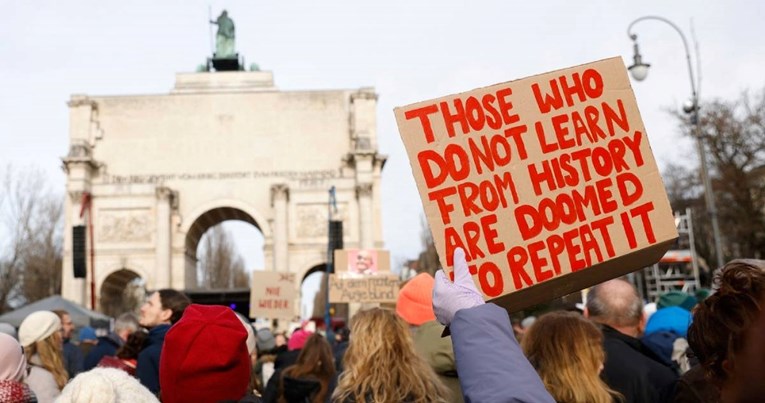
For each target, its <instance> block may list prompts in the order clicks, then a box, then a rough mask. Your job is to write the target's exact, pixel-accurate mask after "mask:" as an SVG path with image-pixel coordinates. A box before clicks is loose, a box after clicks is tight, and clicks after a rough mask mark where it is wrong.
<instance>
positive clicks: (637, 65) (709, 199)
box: [627, 15, 723, 267]
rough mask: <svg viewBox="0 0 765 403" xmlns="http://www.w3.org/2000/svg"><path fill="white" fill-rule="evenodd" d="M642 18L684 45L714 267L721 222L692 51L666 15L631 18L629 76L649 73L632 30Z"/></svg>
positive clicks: (687, 107)
mask: <svg viewBox="0 0 765 403" xmlns="http://www.w3.org/2000/svg"><path fill="white" fill-rule="evenodd" d="M645 20H654V21H661V22H663V23H665V24H667V25H669V26H671V27H672V28H673V29H674V30H675V31H677V33H678V34H679V35H680V39H682V40H683V47H684V48H685V59H686V62H687V63H688V75H689V77H690V80H691V100H690V103H689V104H686V105H684V106H683V111H684V112H685V113H687V114H689V115H690V117H691V124H692V125H693V136H694V137H695V138H696V148H697V149H698V153H699V162H700V165H701V181H702V183H703V185H704V199H705V201H706V206H707V213H708V214H709V219H710V220H711V221H712V236H713V238H714V243H715V255H716V257H717V267H722V266H723V255H722V245H721V239H720V225H719V224H718V222H717V208H716V207H715V198H714V195H713V194H712V184H711V181H710V179H709V172H708V170H707V153H706V148H705V147H704V141H703V139H702V138H701V126H700V122H699V97H698V93H697V92H696V80H695V78H694V74H693V65H692V64H691V52H690V50H689V48H688V41H687V40H686V39H685V35H684V34H683V31H681V30H680V28H679V27H678V26H677V25H675V24H674V23H673V22H672V21H670V20H668V19H666V18H663V17H657V16H652V15H649V16H645V17H640V18H638V19H636V20H635V21H632V22H631V23H630V25H629V27H627V35H628V36H629V37H630V39H632V42H633V49H634V52H635V54H634V56H633V64H632V65H631V66H630V67H629V68H628V69H629V71H630V74H631V75H632V78H634V79H635V80H637V81H643V80H645V78H646V77H647V76H648V69H649V67H651V65H650V64H647V63H644V62H643V56H642V55H641V54H640V49H639V47H638V42H637V34H634V33H632V27H633V26H634V25H635V24H637V23H638V22H641V21H645ZM697 57H698V55H697Z"/></svg>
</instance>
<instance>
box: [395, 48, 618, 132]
mask: <svg viewBox="0 0 765 403" xmlns="http://www.w3.org/2000/svg"><path fill="white" fill-rule="evenodd" d="M612 59H619V60H620V61H621V62H622V64H624V65H625V67H626V64H625V63H624V57H622V56H621V55H617V56H611V57H605V58H603V59H599V60H593V61H591V62H586V63H579V64H577V65H574V66H569V67H564V68H560V69H555V70H550V71H546V72H544V73H539V74H533V75H530V76H525V77H519V78H516V79H514V80H509V81H502V82H498V83H494V84H490V85H484V86H482V87H476V88H473V89H471V90H465V91H460V92H455V93H452V94H447V95H442V96H439V97H435V98H430V99H425V100H422V101H417V102H414V103H411V104H407V105H401V106H396V107H394V108H393V113H394V114H396V113H397V110H398V109H409V108H411V107H413V106H415V105H420V104H426V103H433V101H435V100H440V99H441V98H446V97H456V96H460V95H462V94H467V93H468V92H473V91H478V90H482V89H484V88H489V87H494V86H496V85H502V84H509V83H512V82H515V81H520V80H526V79H530V78H534V77H539V76H543V75H546V74H552V73H557V72H559V71H563V70H570V69H575V68H577V67H581V66H584V65H588V64H593V63H600V62H605V61H608V60H612ZM630 88H631V87H630ZM399 131H401V130H400V129H399Z"/></svg>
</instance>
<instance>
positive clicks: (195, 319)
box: [159, 304, 251, 403]
mask: <svg viewBox="0 0 765 403" xmlns="http://www.w3.org/2000/svg"><path fill="white" fill-rule="evenodd" d="M246 341H247V331H246V330H245V329H244V326H242V322H241V321H240V320H239V319H238V318H237V317H236V315H235V314H234V311H232V310H231V308H228V307H225V306H220V305H198V304H191V305H189V307H188V308H186V311H185V312H184V313H183V317H182V318H181V320H179V321H178V322H177V323H176V324H175V325H173V327H171V328H170V330H169V331H168V332H167V335H165V343H164V345H163V347H162V354H161V357H160V359H159V385H160V395H161V397H162V401H163V402H164V403H175V402H200V403H205V402H218V401H221V400H236V401H238V400H239V399H241V398H242V397H244V396H245V394H246V393H247V388H248V386H249V382H250V365H251V364H250V355H249V354H248V353H247V344H246Z"/></svg>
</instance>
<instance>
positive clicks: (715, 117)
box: [664, 89, 765, 261]
mask: <svg viewBox="0 0 765 403" xmlns="http://www.w3.org/2000/svg"><path fill="white" fill-rule="evenodd" d="M673 114H674V115H675V116H676V117H677V119H678V120H679V122H680V129H681V130H682V132H683V134H684V135H686V136H693V135H694V132H693V125H692V122H691V121H690V120H689V119H688V117H687V116H685V115H682V114H680V113H678V112H673ZM699 125H700V133H701V134H700V135H701V136H702V140H703V141H704V143H705V144H706V146H707V152H708V155H709V156H710V157H711V158H710V161H711V172H710V175H711V179H712V191H713V192H714V197H715V201H716V202H717V210H718V217H719V221H720V228H721V232H722V235H723V239H722V241H723V253H724V254H725V256H724V258H725V259H726V260H727V259H731V258H738V257H742V258H747V257H754V258H761V257H762V252H761V251H762V250H763V247H765V89H763V90H762V91H760V92H759V93H758V94H756V95H754V96H752V95H751V94H750V93H748V92H744V93H742V94H741V95H740V96H739V97H738V99H735V100H730V101H727V100H715V101H713V102H710V103H707V104H703V105H702V107H701V110H700V113H699ZM664 180H665V185H666V186H667V193H668V195H669V197H670V202H671V203H672V206H673V208H675V209H684V208H685V207H691V208H693V209H694V227H695V229H696V231H695V232H696V233H697V238H696V239H697V249H698V251H699V253H700V254H701V255H702V256H704V257H705V258H707V260H708V261H714V259H712V257H713V256H712V251H713V250H714V248H713V247H712V245H713V240H712V231H711V226H710V222H709V217H708V216H707V214H706V209H705V207H704V201H703V188H702V187H701V186H700V183H701V182H700V180H699V179H698V177H697V174H696V173H695V172H693V171H689V170H688V169H687V168H683V167H681V166H678V165H670V166H669V167H668V168H667V169H666V170H665V174H664Z"/></svg>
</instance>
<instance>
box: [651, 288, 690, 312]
mask: <svg viewBox="0 0 765 403" xmlns="http://www.w3.org/2000/svg"><path fill="white" fill-rule="evenodd" d="M696 302H697V300H696V297H694V296H693V295H690V294H687V293H684V292H682V291H669V292H667V293H665V294H663V295H662V296H661V297H659V301H658V302H657V303H656V308H657V309H662V308H667V307H670V306H679V307H680V308H683V309H685V310H686V311H690V310H691V309H693V307H694V306H696Z"/></svg>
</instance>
